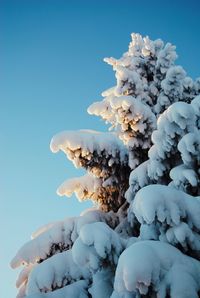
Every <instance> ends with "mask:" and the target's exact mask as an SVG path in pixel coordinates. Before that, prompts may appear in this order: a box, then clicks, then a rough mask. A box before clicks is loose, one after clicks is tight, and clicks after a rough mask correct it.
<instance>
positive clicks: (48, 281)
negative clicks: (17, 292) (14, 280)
mask: <svg viewBox="0 0 200 298" xmlns="http://www.w3.org/2000/svg"><path fill="white" fill-rule="evenodd" d="M89 278H90V274H89V271H88V270H87V269H86V268H83V267H79V266H77V265H76V264H75V263H74V261H73V258H72V254H71V250H68V251H65V252H63V253H59V254H57V255H54V256H52V257H51V258H49V259H47V260H45V261H44V262H42V263H41V264H38V265H36V266H35V267H34V269H33V270H32V272H31V273H30V275H29V279H28V283H27V288H26V293H27V295H31V294H36V293H39V292H50V291H52V289H56V288H61V287H64V286H66V285H68V284H69V283H73V282H75V281H78V280H80V279H85V280H88V279H89Z"/></svg>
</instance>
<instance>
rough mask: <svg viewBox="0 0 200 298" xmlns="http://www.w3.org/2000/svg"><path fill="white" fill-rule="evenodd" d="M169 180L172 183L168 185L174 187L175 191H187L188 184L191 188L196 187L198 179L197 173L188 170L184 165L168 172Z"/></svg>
mask: <svg viewBox="0 0 200 298" xmlns="http://www.w3.org/2000/svg"><path fill="white" fill-rule="evenodd" d="M170 178H171V179H172V180H173V183H170V185H171V186H172V185H174V186H175V187H176V188H177V189H180V190H183V191H187V189H186V188H187V186H188V185H189V184H190V185H191V186H193V187H195V186H197V185H198V182H199V179H198V176H197V173H196V172H195V171H194V170H193V169H191V168H188V167H187V166H186V165H183V164H182V165H180V166H177V167H174V168H173V169H172V170H171V171H170Z"/></svg>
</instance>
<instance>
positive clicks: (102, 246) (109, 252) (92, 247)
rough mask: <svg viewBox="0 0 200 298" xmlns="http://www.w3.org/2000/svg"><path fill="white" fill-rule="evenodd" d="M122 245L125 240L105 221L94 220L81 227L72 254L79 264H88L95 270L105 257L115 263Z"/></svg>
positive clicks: (123, 245)
mask: <svg viewBox="0 0 200 298" xmlns="http://www.w3.org/2000/svg"><path fill="white" fill-rule="evenodd" d="M124 247H125V242H123V240H121V238H120V237H119V236H118V234H117V233H116V232H114V231H113V230H112V229H111V228H110V227H108V226H107V225H106V224H105V223H102V222H96V223H92V224H87V225H85V226H83V227H82V229H81V230H80V234H79V238H78V239H77V240H76V242H75V243H74V246H73V249H72V255H73V258H74V261H75V262H76V263H77V264H78V265H79V266H86V267H87V266H88V267H89V268H92V270H94V271H96V270H97V269H98V268H99V265H100V262H102V260H105V259H106V258H108V260H109V261H110V262H112V263H114V264H116V263H117V261H118V257H119V255H120V253H121V252H122V250H123V248H124Z"/></svg>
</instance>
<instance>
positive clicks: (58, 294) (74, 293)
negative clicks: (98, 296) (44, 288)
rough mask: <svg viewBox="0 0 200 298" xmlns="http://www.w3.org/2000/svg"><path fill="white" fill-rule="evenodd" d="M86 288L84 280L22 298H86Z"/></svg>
mask: <svg viewBox="0 0 200 298" xmlns="http://www.w3.org/2000/svg"><path fill="white" fill-rule="evenodd" d="M87 287H88V284H87V282H86V281H85V280H80V281H77V282H74V283H73V284H70V285H68V286H66V287H64V288H61V289H58V290H55V291H53V292H49V293H36V294H30V295H28V296H25V297H22V298H66V297H73V298H87V297H88V292H87Z"/></svg>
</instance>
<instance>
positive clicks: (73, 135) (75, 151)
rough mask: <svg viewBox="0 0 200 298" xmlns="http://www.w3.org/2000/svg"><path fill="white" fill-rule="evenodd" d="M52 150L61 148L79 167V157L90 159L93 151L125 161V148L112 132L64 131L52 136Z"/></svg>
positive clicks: (56, 150) (55, 150)
mask: <svg viewBox="0 0 200 298" xmlns="http://www.w3.org/2000/svg"><path fill="white" fill-rule="evenodd" d="M50 147H51V150H52V151H53V152H58V151H59V150H62V151H64V152H65V154H66V155H67V157H68V158H69V159H70V160H72V161H73V162H74V164H75V165H76V166H77V167H79V166H81V164H80V161H79V157H80V156H81V157H83V158H85V159H89V160H90V159H92V155H93V153H94V152H96V153H97V155H100V156H101V155H102V152H104V153H105V154H106V155H107V156H111V157H113V158H116V156H117V154H119V159H120V161H118V162H121V163H124V162H126V161H127V154H128V153H127V149H126V148H125V146H124V145H123V143H122V142H121V141H120V140H119V139H118V138H117V137H116V135H115V134H114V133H101V132H97V131H93V130H80V131H64V132H61V133H59V134H57V135H55V136H54V137H53V139H52V140H51V144H50Z"/></svg>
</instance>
